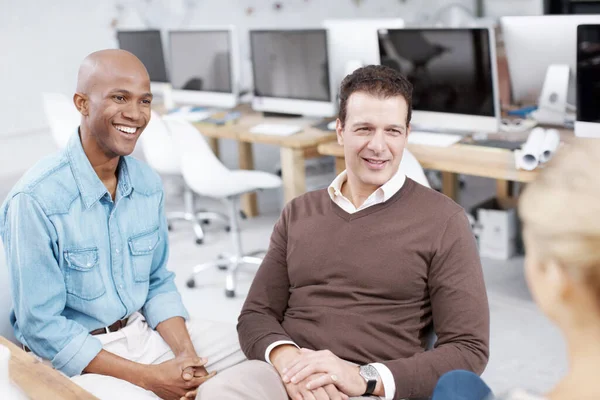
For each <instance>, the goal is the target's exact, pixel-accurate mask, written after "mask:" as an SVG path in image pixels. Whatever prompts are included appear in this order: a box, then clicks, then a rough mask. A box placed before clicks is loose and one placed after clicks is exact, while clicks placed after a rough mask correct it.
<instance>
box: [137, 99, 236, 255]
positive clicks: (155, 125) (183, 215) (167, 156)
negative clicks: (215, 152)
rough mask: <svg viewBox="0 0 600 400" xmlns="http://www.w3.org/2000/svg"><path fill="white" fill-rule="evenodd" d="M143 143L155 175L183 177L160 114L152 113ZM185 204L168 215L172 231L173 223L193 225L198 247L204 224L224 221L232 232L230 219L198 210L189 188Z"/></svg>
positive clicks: (167, 130) (143, 136)
mask: <svg viewBox="0 0 600 400" xmlns="http://www.w3.org/2000/svg"><path fill="white" fill-rule="evenodd" d="M140 140H141V144H142V151H143V153H144V158H145V159H146V162H147V163H148V164H149V165H150V166H151V167H152V168H153V169H154V170H155V171H156V172H158V173H159V174H160V175H163V176H171V177H181V176H182V174H181V163H180V160H179V159H180V157H179V151H178V149H177V147H176V146H175V142H174V141H173V137H172V136H171V132H170V131H169V129H168V128H167V126H166V125H165V122H164V121H163V119H162V118H161V116H160V115H159V114H158V113H156V112H154V111H152V117H151V118H150V122H149V123H148V126H146V129H144V132H143V133H142V136H141V137H140ZM183 203H184V206H183V207H184V208H183V211H170V212H167V215H166V216H167V222H168V224H169V230H171V229H172V228H173V222H175V221H188V222H192V224H193V229H194V234H195V235H196V243H197V244H202V243H203V242H204V229H203V228H202V223H204V224H207V223H209V222H210V221H221V222H223V223H225V224H226V229H229V227H228V226H227V224H228V222H229V220H228V218H227V216H225V215H223V214H220V213H217V212H210V211H204V210H203V211H197V210H196V205H195V195H194V192H193V191H192V190H191V189H190V188H189V186H187V184H185V185H184V189H183Z"/></svg>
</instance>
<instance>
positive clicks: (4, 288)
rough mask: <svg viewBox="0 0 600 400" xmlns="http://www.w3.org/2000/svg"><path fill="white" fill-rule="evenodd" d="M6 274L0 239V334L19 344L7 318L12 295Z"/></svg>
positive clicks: (6, 267) (10, 307) (4, 257)
mask: <svg viewBox="0 0 600 400" xmlns="http://www.w3.org/2000/svg"><path fill="white" fill-rule="evenodd" d="M8 275H9V274H8V265H6V255H5V254H4V247H3V246H2V241H1V240H0V335H1V336H4V337H5V338H6V339H8V340H10V341H11V342H13V343H15V344H17V345H19V346H20V345H21V344H20V343H19V342H17V339H16V338H15V334H14V331H13V327H12V325H11V324H10V319H9V317H10V310H11V309H12V297H11V294H10V293H11V289H10V279H9V276H8Z"/></svg>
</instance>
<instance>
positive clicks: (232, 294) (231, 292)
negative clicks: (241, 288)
mask: <svg viewBox="0 0 600 400" xmlns="http://www.w3.org/2000/svg"><path fill="white" fill-rule="evenodd" d="M225 296H227V297H229V298H230V299H231V298H233V297H235V290H225Z"/></svg>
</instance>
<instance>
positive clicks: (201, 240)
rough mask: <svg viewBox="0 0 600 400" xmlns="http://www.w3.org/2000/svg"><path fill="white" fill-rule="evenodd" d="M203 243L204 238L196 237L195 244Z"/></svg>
mask: <svg viewBox="0 0 600 400" xmlns="http://www.w3.org/2000/svg"><path fill="white" fill-rule="evenodd" d="M203 243H204V239H196V244H203Z"/></svg>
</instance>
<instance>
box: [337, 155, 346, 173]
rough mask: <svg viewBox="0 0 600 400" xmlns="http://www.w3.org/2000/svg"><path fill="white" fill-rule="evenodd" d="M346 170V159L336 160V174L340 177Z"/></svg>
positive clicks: (338, 158)
mask: <svg viewBox="0 0 600 400" xmlns="http://www.w3.org/2000/svg"><path fill="white" fill-rule="evenodd" d="M345 169H346V160H345V159H344V157H336V158H335V174H336V175H339V174H341V173H342V171H344V170H345Z"/></svg>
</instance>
